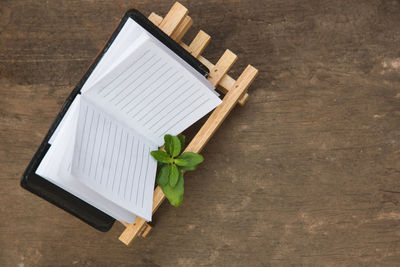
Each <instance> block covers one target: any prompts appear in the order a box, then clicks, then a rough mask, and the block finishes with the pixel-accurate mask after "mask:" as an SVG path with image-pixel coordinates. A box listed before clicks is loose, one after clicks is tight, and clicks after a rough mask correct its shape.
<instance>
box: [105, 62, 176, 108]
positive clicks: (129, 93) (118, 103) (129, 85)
mask: <svg viewBox="0 0 400 267" xmlns="http://www.w3.org/2000/svg"><path fill="white" fill-rule="evenodd" d="M165 66H166V63H164V64H163V65H161V66H160V67H159V68H158V69H157V70H155V71H153V72H152V73H150V72H149V73H148V76H147V80H146V79H145V80H144V81H143V82H142V83H141V84H139V85H136V86H134V88H133V89H132V90H131V91H128V93H127V94H126V95H125V96H123V97H121V98H120V100H119V101H118V102H115V105H116V106H119V105H120V104H121V102H122V101H124V100H126V98H127V97H128V96H130V95H131V94H132V93H134V92H135V91H137V90H138V89H139V88H140V86H141V85H142V84H144V83H146V82H148V83H149V85H148V86H147V87H149V86H150V85H151V82H150V81H151V80H150V79H149V77H151V78H153V77H152V75H153V74H154V73H156V72H157V71H159V70H160V69H162V68H164V67H165ZM168 70H169V69H167V70H166V71H165V72H164V73H166V72H168ZM164 73H163V74H159V76H158V77H157V78H156V79H158V78H160V77H161V76H162V75H164ZM129 87H132V84H128V85H127V86H125V88H123V89H122V90H121V92H120V93H119V94H118V96H119V95H121V94H122V92H123V91H124V90H126V89H128V88H129ZM144 90H145V89H144ZM111 101H112V100H111ZM121 109H122V108H121Z"/></svg>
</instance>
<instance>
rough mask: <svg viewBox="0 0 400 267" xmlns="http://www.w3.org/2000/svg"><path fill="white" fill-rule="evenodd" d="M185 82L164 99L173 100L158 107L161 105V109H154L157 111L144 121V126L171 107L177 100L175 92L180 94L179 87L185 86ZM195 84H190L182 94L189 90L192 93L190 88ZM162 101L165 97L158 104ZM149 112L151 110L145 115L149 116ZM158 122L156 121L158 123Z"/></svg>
mask: <svg viewBox="0 0 400 267" xmlns="http://www.w3.org/2000/svg"><path fill="white" fill-rule="evenodd" d="M184 84H185V83H183V84H181V85H180V86H177V87H176V88H175V90H174V91H172V92H171V93H170V94H169V95H168V96H167V98H165V99H164V100H165V101H166V100H168V99H169V98H171V101H169V102H168V103H166V104H164V105H159V106H158V107H161V110H158V111H156V110H154V111H155V112H154V114H153V116H152V117H150V118H149V119H148V120H147V121H146V122H144V123H143V125H144V126H146V125H147V124H148V123H149V122H150V121H152V120H153V119H154V118H156V117H157V116H158V115H160V114H163V113H162V112H163V111H164V110H165V109H167V108H171V104H172V103H173V102H175V101H176V100H177V99H176V97H175V93H176V92H177V93H178V95H179V93H180V92H178V90H179V89H180V88H181V86H183V85H184ZM193 86H194V85H191V86H189V87H188V88H186V89H185V90H184V92H183V93H181V94H180V96H183V95H185V94H186V93H187V92H188V93H189V94H190V90H191V89H192V88H193ZM188 97H190V96H188ZM162 101H163V99H161V100H160V101H159V102H158V104H161V102H162ZM156 107H157V105H156ZM149 114H150V112H148V113H145V116H147V115H149ZM160 120H161V119H160ZM157 122H158V121H157ZM157 122H156V123H157ZM151 128H152V127H150V129H151Z"/></svg>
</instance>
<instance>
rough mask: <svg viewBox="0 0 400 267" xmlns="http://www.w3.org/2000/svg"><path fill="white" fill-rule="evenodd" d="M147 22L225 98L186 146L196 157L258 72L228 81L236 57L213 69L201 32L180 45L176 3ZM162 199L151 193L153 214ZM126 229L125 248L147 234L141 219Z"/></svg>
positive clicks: (182, 19)
mask: <svg viewBox="0 0 400 267" xmlns="http://www.w3.org/2000/svg"><path fill="white" fill-rule="evenodd" d="M149 19H150V20H151V21H152V22H153V23H154V24H155V25H157V26H158V27H159V28H160V29H161V30H162V31H164V32H165V33H166V34H168V35H169V36H170V37H171V38H173V39H174V40H175V41H177V42H178V43H179V44H180V45H181V46H182V47H184V48H185V49H186V50H187V51H189V52H190V53H191V54H192V55H193V56H194V57H196V58H197V59H199V60H200V61H201V62H202V63H203V64H204V65H206V66H207V67H208V68H209V70H210V76H209V77H208V80H209V81H210V82H211V83H212V84H213V85H214V86H216V87H217V89H218V90H219V91H220V92H221V93H223V94H225V96H224V98H223V100H222V104H220V105H219V106H218V107H217V108H216V109H215V110H214V111H213V113H212V114H211V115H210V117H209V118H208V120H207V121H206V122H205V123H204V125H203V126H202V128H201V129H200V131H199V132H198V133H197V134H196V135H195V137H194V138H193V140H192V141H191V142H190V144H189V145H188V146H187V148H186V149H185V151H192V152H196V153H199V152H200V151H201V150H202V149H203V147H204V146H205V144H206V143H207V142H208V140H209V139H210V138H211V137H212V135H213V134H214V133H215V131H216V130H217V129H218V127H219V126H220V125H221V124H222V122H223V121H224V119H225V118H226V117H227V116H228V114H229V112H230V111H231V110H232V108H233V107H234V106H235V105H236V103H239V104H240V105H244V104H245V103H246V101H247V99H248V97H249V95H248V94H247V88H248V87H249V86H250V84H251V83H252V82H253V80H254V78H255V77H256V76H257V73H258V70H257V69H255V68H254V67H252V66H251V65H248V66H247V67H246V69H245V70H244V71H243V72H242V74H241V75H240V76H239V78H238V79H237V80H234V79H233V78H232V77H230V76H229V75H228V74H227V72H228V71H229V69H230V68H231V67H232V65H233V64H234V63H235V62H236V59H237V56H236V55H235V54H234V53H232V52H231V51H230V50H226V51H225V53H224V54H223V55H222V57H221V58H220V59H219V60H218V62H217V63H216V64H215V65H214V64H212V63H211V62H210V61H208V60H207V59H205V58H204V57H202V56H201V53H202V52H203V51H204V49H205V48H206V46H207V45H208V43H209V42H210V39H211V37H210V36H209V35H208V34H206V33H205V32H203V31H199V33H198V34H197V35H196V37H195V38H194V40H193V41H192V42H191V43H190V45H186V44H184V43H183V42H181V39H182V37H183V36H184V35H185V33H186V32H187V30H188V29H189V28H190V26H191V25H192V24H193V21H192V19H191V18H190V17H189V16H188V10H187V9H186V8H185V7H184V6H183V5H181V4H180V3H178V2H176V3H175V4H174V5H173V6H172V8H171V9H170V11H169V12H168V14H167V15H166V16H165V18H164V19H163V18H162V17H161V16H159V15H157V14H155V13H151V14H150V16H149ZM164 199H165V196H164V194H163V192H162V190H161V188H160V187H159V186H157V188H156V189H155V190H154V196H153V214H154V213H155V212H156V210H157V209H158V207H159V206H160V205H161V203H162V202H163V201H164ZM123 225H124V226H125V227H126V229H125V230H124V232H123V233H122V234H121V236H120V237H119V240H121V241H122V242H123V243H124V244H126V245H129V244H130V243H131V242H132V241H133V239H134V238H135V237H137V236H142V237H146V236H147V235H148V233H149V232H150V231H151V226H150V225H148V224H147V222H146V221H145V220H143V219H142V218H139V217H136V219H135V222H134V223H132V224H128V223H123Z"/></svg>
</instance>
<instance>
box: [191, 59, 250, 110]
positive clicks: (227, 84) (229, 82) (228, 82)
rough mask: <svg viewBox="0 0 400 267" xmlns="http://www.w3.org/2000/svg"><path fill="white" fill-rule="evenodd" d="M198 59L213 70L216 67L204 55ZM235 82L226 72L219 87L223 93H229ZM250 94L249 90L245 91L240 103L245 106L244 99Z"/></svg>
mask: <svg viewBox="0 0 400 267" xmlns="http://www.w3.org/2000/svg"><path fill="white" fill-rule="evenodd" d="M197 59H198V60H199V61H200V62H201V63H203V64H204V65H205V66H206V67H207V68H208V69H210V70H212V69H213V68H214V64H212V63H211V62H210V61H208V59H206V58H205V57H203V56H198V57H197ZM234 84H235V80H234V79H233V78H232V77H231V76H229V75H228V74H225V75H224V76H223V77H222V78H221V80H220V81H219V83H218V85H217V89H218V90H219V91H220V92H221V93H224V94H226V93H228V91H229V90H230V88H233V85H234ZM248 98H249V95H248V94H247V92H245V93H244V95H243V96H241V97H240V99H239V101H238V103H239V105H241V106H243V105H244V104H245V103H246V101H243V99H246V100H247V99H248Z"/></svg>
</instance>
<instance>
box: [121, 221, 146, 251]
mask: <svg viewBox="0 0 400 267" xmlns="http://www.w3.org/2000/svg"><path fill="white" fill-rule="evenodd" d="M144 227H147V223H146V221H145V220H143V219H142V218H140V217H138V216H136V218H135V223H133V224H129V225H128V226H127V227H126V228H125V230H124V231H123V232H122V234H121V235H120V236H119V240H120V241H121V242H122V243H124V244H125V245H127V246H128V245H129V244H130V243H131V242H132V240H133V239H134V238H135V237H136V236H138V235H140V233H141V232H142V231H143V230H144Z"/></svg>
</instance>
